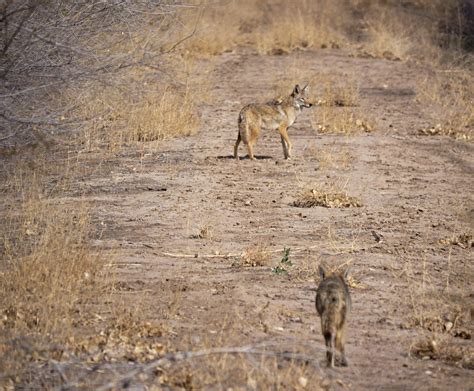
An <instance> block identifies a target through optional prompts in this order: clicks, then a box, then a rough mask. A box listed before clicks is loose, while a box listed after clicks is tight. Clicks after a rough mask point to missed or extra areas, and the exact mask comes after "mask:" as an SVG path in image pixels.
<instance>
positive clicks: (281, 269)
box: [272, 265, 288, 274]
mask: <svg viewBox="0 0 474 391" xmlns="http://www.w3.org/2000/svg"><path fill="white" fill-rule="evenodd" d="M272 273H274V274H287V273H288V270H286V269H285V267H284V266H280V265H277V266H275V267H272Z"/></svg>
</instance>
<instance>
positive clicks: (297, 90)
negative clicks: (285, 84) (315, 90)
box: [293, 84, 301, 94]
mask: <svg viewBox="0 0 474 391" xmlns="http://www.w3.org/2000/svg"><path fill="white" fill-rule="evenodd" d="M293 92H294V93H295V94H299V93H300V92H301V90H300V86H299V84H297V85H295V89H294V90H293Z"/></svg>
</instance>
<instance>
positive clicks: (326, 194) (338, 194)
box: [292, 186, 362, 208]
mask: <svg viewBox="0 0 474 391" xmlns="http://www.w3.org/2000/svg"><path fill="white" fill-rule="evenodd" d="M292 205H293V206H296V207H298V208H314V207H317V206H322V207H324V208H354V207H356V208H358V207H361V206H362V202H361V201H360V200H359V199H357V198H355V197H352V196H349V195H348V194H347V193H346V192H345V191H343V190H342V189H339V188H337V187H334V186H331V187H330V188H329V189H323V188H313V189H310V190H305V191H302V192H301V193H300V194H299V195H298V197H297V199H296V200H295V201H294V202H293V204H292Z"/></svg>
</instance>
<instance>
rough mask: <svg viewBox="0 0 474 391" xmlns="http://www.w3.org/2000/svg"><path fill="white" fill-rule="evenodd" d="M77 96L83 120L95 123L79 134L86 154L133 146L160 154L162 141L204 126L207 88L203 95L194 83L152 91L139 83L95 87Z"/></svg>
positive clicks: (145, 84)
mask: <svg viewBox="0 0 474 391" xmlns="http://www.w3.org/2000/svg"><path fill="white" fill-rule="evenodd" d="M140 84H141V85H142V86H143V89H142V88H141V87H140ZM201 87H203V86H201ZM72 93H73V95H75V100H76V102H77V103H78V105H79V107H78V111H80V113H78V115H80V116H82V117H87V118H92V119H93V120H92V121H91V122H90V124H89V126H88V127H87V128H86V129H85V131H84V132H83V133H82V134H80V135H79V137H80V139H82V140H79V141H82V143H83V145H84V148H85V149H86V150H97V149H103V147H104V146H106V148H108V149H109V150H111V151H119V150H121V149H123V148H124V147H126V146H127V145H129V146H130V145H132V146H137V145H141V146H145V145H146V146H148V147H149V148H150V149H156V148H157V146H158V145H159V142H160V141H162V140H166V139H169V138H172V137H180V136H187V135H190V134H193V133H194V132H195V131H196V130H197V127H198V125H199V113H198V107H197V106H198V104H199V103H200V102H202V101H203V100H204V99H205V97H203V95H202V94H203V91H202V89H199V93H198V90H197V86H196V85H195V84H191V83H188V82H186V83H185V84H184V85H178V84H175V85H174V84H159V85H157V86H149V85H148V84H147V82H145V81H135V82H130V84H128V85H123V86H122V88H111V87H102V88H96V87H92V86H90V88H89V87H87V88H85V89H82V90H81V93H79V94H77V91H76V90H74V91H72ZM69 95H70V97H71V98H74V96H73V95H71V93H70V94H69Z"/></svg>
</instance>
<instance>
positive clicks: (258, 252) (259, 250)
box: [239, 244, 271, 267]
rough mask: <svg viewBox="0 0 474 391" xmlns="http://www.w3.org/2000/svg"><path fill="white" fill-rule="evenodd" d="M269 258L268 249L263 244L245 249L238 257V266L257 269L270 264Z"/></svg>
mask: <svg viewBox="0 0 474 391" xmlns="http://www.w3.org/2000/svg"><path fill="white" fill-rule="evenodd" d="M270 261H271V256H270V252H269V251H268V248H267V247H266V246H265V245H263V244H256V245H253V246H250V247H247V248H246V249H245V251H244V253H243V254H242V256H241V257H240V262H239V265H240V266H244V267H258V266H267V265H269V264H270Z"/></svg>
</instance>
